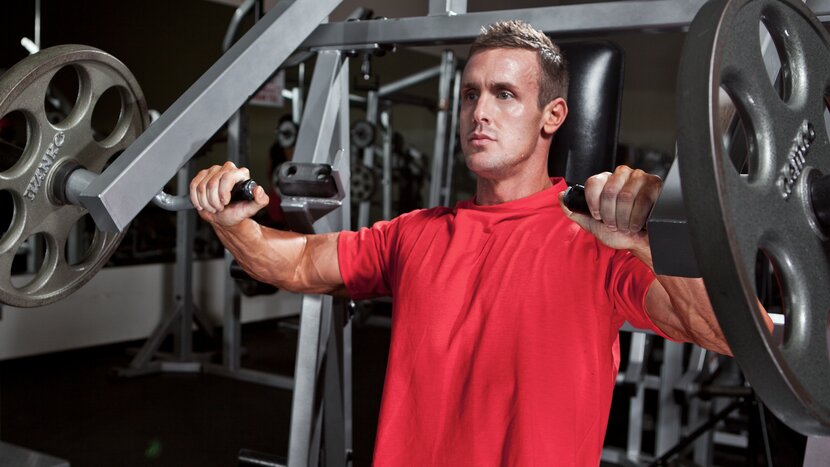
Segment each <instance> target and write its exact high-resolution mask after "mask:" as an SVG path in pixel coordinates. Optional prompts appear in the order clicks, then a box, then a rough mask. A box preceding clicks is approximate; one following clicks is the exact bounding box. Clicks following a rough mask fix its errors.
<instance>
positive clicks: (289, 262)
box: [213, 219, 343, 293]
mask: <svg viewBox="0 0 830 467" xmlns="http://www.w3.org/2000/svg"><path fill="white" fill-rule="evenodd" d="M213 227H214V230H215V231H216V235H217V236H218V237H219V240H220V241H221V242H222V244H223V245H225V247H226V248H227V249H228V251H230V253H231V254H232V255H233V257H234V258H236V260H237V261H238V262H239V264H240V266H242V268H243V269H244V270H245V272H247V273H248V274H249V275H250V276H251V277H253V278H254V279H256V280H258V281H261V282H265V283H268V284H273V285H275V286H277V287H279V288H281V289H284V290H288V291H290V292H298V293H340V292H342V291H343V287H342V280H341V279H340V277H339V273H338V274H332V272H331V270H332V268H331V267H330V266H329V267H321V266H320V264H323V263H327V262H331V261H335V262H336V254H337V234H336V233H335V234H324V235H303V234H298V233H295V232H285V231H281V230H276V229H271V228H268V227H264V226H262V225H260V224H258V223H256V222H254V221H253V220H251V219H246V220H244V221H242V222H240V223H239V224H236V225H234V226H232V227H223V226H220V225H215V224H214V226H213ZM327 255H328V257H327ZM335 269H336V268H335Z"/></svg>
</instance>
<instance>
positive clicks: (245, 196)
mask: <svg viewBox="0 0 830 467" xmlns="http://www.w3.org/2000/svg"><path fill="white" fill-rule="evenodd" d="M254 190H256V182H255V181H254V180H253V179H250V178H249V179H248V180H242V181H241V182H237V183H236V185H234V186H233V188H231V203H236V202H239V201H253V200H254Z"/></svg>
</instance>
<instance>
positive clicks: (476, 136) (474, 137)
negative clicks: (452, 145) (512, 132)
mask: <svg viewBox="0 0 830 467" xmlns="http://www.w3.org/2000/svg"><path fill="white" fill-rule="evenodd" d="M467 139H468V140H469V141H470V142H473V143H483V142H485V141H495V140H496V139H495V138H493V137H492V136H490V135H488V134H485V133H472V134H470V136H469V138H467Z"/></svg>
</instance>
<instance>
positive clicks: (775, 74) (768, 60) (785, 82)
mask: <svg viewBox="0 0 830 467" xmlns="http://www.w3.org/2000/svg"><path fill="white" fill-rule="evenodd" d="M758 29H759V38H758V40H759V46H760V52H761V55H762V56H763V57H764V63H765V64H766V65H767V78H769V83H770V85H771V86H772V87H773V89H775V93H776V94H778V97H780V98H781V100H783V101H784V102H787V101H788V100H789V99H790V95H791V90H792V71H791V69H790V65H789V60H787V56H786V54H784V52H783V51H784V47H783V46H782V44H783V42H782V40H781V35H780V34H778V30H777V29H776V27H775V22H774V21H771V20H770V19H767V18H764V19H762V20H761V23H760V25H759V27H758Z"/></svg>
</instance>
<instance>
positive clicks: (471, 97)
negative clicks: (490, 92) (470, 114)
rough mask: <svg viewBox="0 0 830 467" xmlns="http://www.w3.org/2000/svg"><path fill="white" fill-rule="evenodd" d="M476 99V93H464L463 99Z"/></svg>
mask: <svg viewBox="0 0 830 467" xmlns="http://www.w3.org/2000/svg"><path fill="white" fill-rule="evenodd" d="M476 99H478V94H476V93H474V92H468V93H466V94H464V100H467V101H474V100H476Z"/></svg>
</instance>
